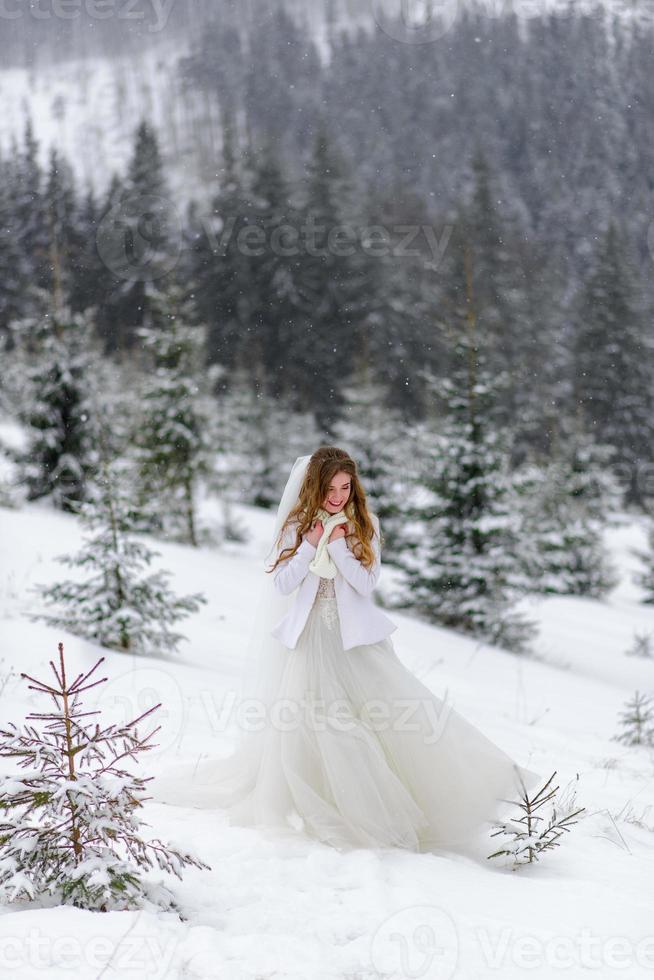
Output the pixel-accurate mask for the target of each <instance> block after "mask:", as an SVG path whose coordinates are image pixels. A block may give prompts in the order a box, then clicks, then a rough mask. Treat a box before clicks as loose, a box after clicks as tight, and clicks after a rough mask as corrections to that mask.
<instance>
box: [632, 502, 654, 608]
mask: <svg viewBox="0 0 654 980" xmlns="http://www.w3.org/2000/svg"><path fill="white" fill-rule="evenodd" d="M633 554H634V555H635V557H636V558H640V559H641V561H642V562H643V564H644V566H645V568H644V570H640V571H637V572H636V573H635V574H634V576H633V580H634V582H635V583H636V585H639V586H640V587H641V589H643V591H644V595H643V597H642V599H641V602H644V603H647V604H648V605H652V604H653V603H654V520H650V523H649V528H648V531H647V550H643V549H641V548H634V549H633Z"/></svg>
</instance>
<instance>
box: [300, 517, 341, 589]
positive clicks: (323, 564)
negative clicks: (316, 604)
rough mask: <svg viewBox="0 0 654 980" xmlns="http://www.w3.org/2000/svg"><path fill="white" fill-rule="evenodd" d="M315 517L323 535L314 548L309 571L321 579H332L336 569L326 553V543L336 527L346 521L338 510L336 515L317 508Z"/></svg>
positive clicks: (332, 560)
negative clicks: (318, 521) (314, 551)
mask: <svg viewBox="0 0 654 980" xmlns="http://www.w3.org/2000/svg"><path fill="white" fill-rule="evenodd" d="M316 516H317V519H318V520H320V521H322V526H323V533H322V535H321V537H320V540H319V541H318V544H317V546H316V553H315V555H314V556H313V558H312V559H311V561H310V563H309V570H310V571H312V572H313V573H314V574H315V575H319V576H320V577H321V578H334V577H335V576H336V572H337V571H338V569H337V568H336V565H335V563H334V559H333V558H332V556H331V555H330V554H329V552H328V551H327V543H328V541H329V535H330V534H331V533H332V531H333V529H334V528H335V527H336V525H337V524H346V523H347V520H348V519H347V517H346V515H345V512H344V511H342V510H339V511H338V512H337V513H336V514H330V513H329V511H327V510H324V509H323V508H322V507H319V508H318V511H317V512H316Z"/></svg>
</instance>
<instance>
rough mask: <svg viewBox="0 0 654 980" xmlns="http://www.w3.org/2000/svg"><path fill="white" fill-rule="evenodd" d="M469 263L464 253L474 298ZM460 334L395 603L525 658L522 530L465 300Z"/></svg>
mask: <svg viewBox="0 0 654 980" xmlns="http://www.w3.org/2000/svg"><path fill="white" fill-rule="evenodd" d="M469 262H470V257H469V254H467V255H466V268H467V270H468V276H467V286H468V288H469V289H470V290H471V280H470V276H469ZM470 295H471V294H470ZM464 329H465V333H462V334H459V336H458V337H457V339H456V341H455V346H454V351H453V357H452V367H451V376H450V377H449V378H447V379H445V380H443V381H442V382H441V383H440V385H439V391H438V394H440V396H441V398H442V399H443V401H444V402H445V408H446V421H445V424H444V427H443V433H442V434H441V435H439V436H435V437H434V444H433V455H432V459H431V462H430V466H429V468H428V469H427V470H426V471H425V472H424V473H422V474H421V475H420V476H419V481H420V484H421V490H422V493H423V502H422V503H421V504H416V506H415V507H414V508H413V512H414V521H413V524H412V526H411V527H410V528H406V530H405V532H404V538H405V540H404V546H403V551H402V554H401V557H400V559H399V561H398V564H399V565H400V567H401V568H402V569H403V571H404V573H405V586H404V590H403V596H402V597H401V598H402V599H403V603H402V604H404V605H409V606H412V607H414V608H416V609H417V610H418V611H419V612H420V613H421V614H423V615H424V616H426V617H427V618H428V619H430V620H432V621H433V622H437V623H440V624H442V625H443V626H448V627H451V628H453V629H458V630H461V631H463V632H465V633H469V634H471V635H472V636H476V637H478V638H479V639H481V640H484V641H486V642H488V643H492V644H497V645H500V646H504V647H506V648H507V649H510V650H513V651H515V652H524V651H526V650H527V649H528V648H529V641H530V640H531V637H532V635H533V633H534V631H535V626H534V624H533V623H531V622H529V621H527V620H526V619H525V618H524V617H523V616H522V615H521V614H519V613H518V612H517V611H516V610H515V609H514V604H515V601H516V600H517V599H518V598H519V597H520V596H522V595H524V593H525V592H526V591H527V590H528V585H529V583H528V581H527V580H526V578H525V576H524V575H523V573H522V571H521V569H520V567H519V563H518V562H517V560H516V554H517V553H518V551H519V547H520V542H519V533H518V531H519V528H518V526H517V523H516V522H515V519H514V517H513V514H512V510H511V495H510V487H511V482H510V475H509V473H508V452H507V451H506V447H505V446H504V441H503V439H502V438H501V437H500V433H499V432H498V431H497V429H492V428H491V425H492V421H491V420H492V414H491V412H492V406H493V405H494V404H495V402H496V395H497V387H498V385H499V383H500V381H499V379H497V378H494V377H493V378H491V377H490V376H489V375H488V374H487V373H486V372H485V371H484V370H483V365H482V360H481V353H480V351H479V349H478V347H477V344H476V341H475V313H474V306H473V304H472V302H470V304H469V307H468V316H467V322H466V325H465V328H464Z"/></svg>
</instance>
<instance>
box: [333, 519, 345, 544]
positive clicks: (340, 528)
mask: <svg viewBox="0 0 654 980" xmlns="http://www.w3.org/2000/svg"><path fill="white" fill-rule="evenodd" d="M345 537H347V531H346V530H345V524H337V525H336V527H334V528H332V533H331V534H330V535H329V543H330V544H331V543H332V541H336V539H337V538H345Z"/></svg>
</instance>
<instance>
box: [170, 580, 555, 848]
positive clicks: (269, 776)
mask: <svg viewBox="0 0 654 980" xmlns="http://www.w3.org/2000/svg"><path fill="white" fill-rule="evenodd" d="M279 676H280V678H281V679H280V682H279V690H278V691H277V696H276V705H275V707H276V709H277V710H276V713H275V716H274V721H273V720H272V719H273V716H272V713H270V714H269V715H268V723H266V724H265V725H264V726H261V725H260V726H258V727H257V729H256V730H252V731H249V732H248V733H247V734H246V735H245V736H243V738H242V739H241V742H240V744H239V745H238V746H237V749H236V751H235V753H233V754H232V755H231V756H229V757H228V758H224V759H213V760H204V761H203V762H201V763H200V764H199V765H198V766H197V767H196V768H194V770H193V775H192V778H190V776H189V773H188V770H187V771H186V772H185V774H184V775H183V776H181V775H180V773H179V772H178V773H177V774H176V773H175V770H174V769H171V770H169V771H167V772H166V773H165V774H164V775H162V776H161V777H157V778H156V779H155V780H154V781H153V783H154V785H153V786H152V787H151V790H152V794H153V796H154V798H155V799H157V800H160V801H163V802H174V803H180V804H182V805H195V806H201V807H215V808H219V809H222V810H224V811H226V813H227V815H228V820H229V822H230V823H232V824H239V825H250V826H259V827H266V828H276V831H277V832H280V831H281V832H284V833H288V834H291V835H296V834H298V833H300V834H305V835H308V836H310V837H312V838H315V839H318V840H320V841H323V842H324V843H326V844H329V845H331V846H333V847H336V848H338V849H340V850H348V849H350V848H356V847H401V848H407V849H410V850H414V851H429V850H438V849H442V848H445V849H448V850H449V849H452V850H458V851H463V852H468V853H472V854H476V855H478V856H483V854H484V853H490V851H491V850H492V849H494V848H493V845H495V846H496V844H497V842H496V841H495V840H489V839H488V833H489V830H490V828H491V826H492V824H493V823H494V822H495V820H496V819H498V818H500V817H502V816H503V815H508V813H507V811H509V812H510V813H511V814H513V815H515V811H514V809H513V807H512V806H511V804H510V802H509V803H508V804H507V802H506V801H507V800H508V801H511V800H516V799H518V798H519V797H520V795H521V785H520V780H519V778H518V776H521V777H522V780H523V781H524V784H525V786H526V788H527V789H528V790H533V789H534V788H535V786H536V785H537V784H539V783H542V781H543V780H542V777H541V776H540V775H539V774H538V773H536V772H533V771H532V770H529V769H525V768H523V767H521V766H518V765H517V764H516V763H515V762H514V761H513V760H512V759H511V758H510V757H509V756H508V755H507V754H506V753H505V752H504V751H502V750H501V749H500V748H499V747H498V746H497V745H495V744H494V743H493V742H492V741H490V740H489V739H488V738H487V737H486V736H485V735H484V734H483V733H482V732H481V731H480V730H479V729H478V728H476V727H475V726H474V725H472V724H471V723H470V722H468V721H466V719H465V718H464V717H462V716H461V715H460V714H458V713H457V712H456V711H455V710H454V709H453V708H452V707H451V706H450V705H449V704H448V703H446V702H444V701H443V700H441V699H440V698H438V697H437V696H436V695H435V694H433V693H432V692H431V691H430V690H429V689H428V688H427V687H425V686H424V684H422V683H421V682H420V681H419V680H418V679H417V678H416V677H415V676H414V675H413V674H412V673H411V672H410V671H409V670H408V669H407V668H406V667H404V666H403V664H402V663H401V661H400V660H399V659H398V657H397V655H396V653H395V651H394V648H393V644H392V641H391V639H390V637H387V638H386V639H384V640H382V641H381V642H378V643H372V644H369V645H368V644H367V645H363V646H357V647H354V648H352V649H349V650H344V649H343V647H342V644H341V638H340V632H339V625H338V609H337V605H336V598H335V595H334V580H333V579H328V578H321V580H320V585H319V589H318V593H317V595H316V600H315V602H314V605H313V607H312V609H311V612H310V613H309V617H308V619H307V622H306V624H305V627H304V630H303V632H302V634H301V636H300V638H299V640H298V644H297V646H296V648H295V649H294V650H287V651H285V659H284V661H283V668H282V670H281V671H280V674H279ZM484 849H485V851H484Z"/></svg>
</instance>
